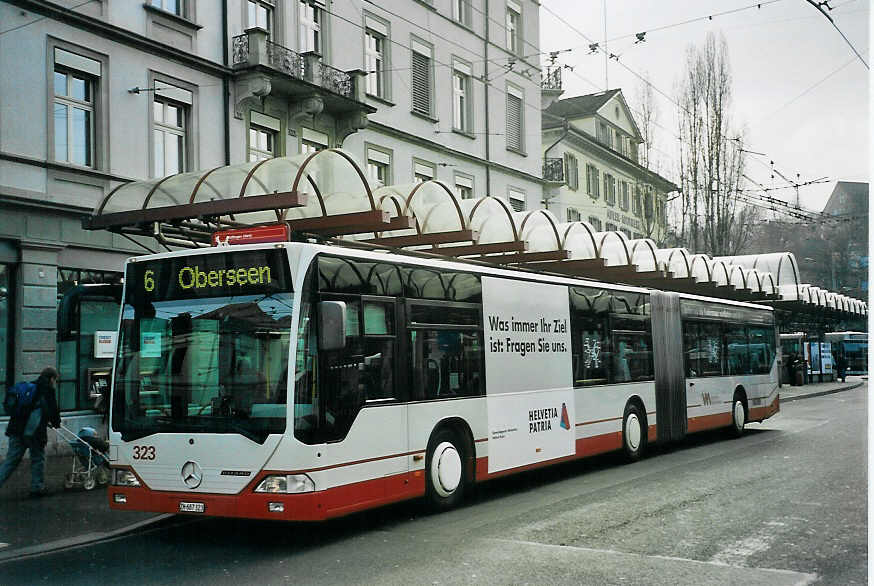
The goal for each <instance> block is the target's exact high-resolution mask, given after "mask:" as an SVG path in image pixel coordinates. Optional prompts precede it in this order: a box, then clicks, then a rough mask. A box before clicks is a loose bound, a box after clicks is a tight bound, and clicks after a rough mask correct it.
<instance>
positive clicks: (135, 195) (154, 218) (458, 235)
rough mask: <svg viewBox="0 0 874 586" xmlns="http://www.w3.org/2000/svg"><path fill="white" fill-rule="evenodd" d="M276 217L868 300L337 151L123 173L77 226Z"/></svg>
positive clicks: (783, 264)
mask: <svg viewBox="0 0 874 586" xmlns="http://www.w3.org/2000/svg"><path fill="white" fill-rule="evenodd" d="M276 222H285V223H286V224H287V225H288V226H289V228H290V229H291V230H292V233H297V234H299V235H306V236H308V237H311V236H319V237H324V238H333V237H339V238H342V239H344V240H345V241H346V242H347V243H348V244H349V245H355V246H369V247H378V248H383V249H396V250H400V249H407V250H411V251H418V252H428V253H432V254H438V255H443V256H447V257H454V258H460V259H468V260H475V261H480V262H486V263H492V264H500V265H507V266H514V267H520V268H526V269H534V270H542V271H549V272H556V273H561V274H569V275H576V276H582V277H587V278H592V279H599V280H603V281H609V282H621V283H627V284H632V285H641V286H647V287H654V288H660V289H664V290H670V291H679V292H685V293H693V294H700V295H710V296H716V297H723V298H729V299H736V300H743V301H759V302H773V303H776V304H786V305H785V307H791V308H795V309H798V308H801V309H805V308H811V309H816V310H817V311H825V312H831V313H833V314H836V315H837V314H846V315H850V316H862V315H865V314H866V313H867V305H866V304H865V303H864V302H862V301H859V300H855V299H850V298H848V297H846V296H843V295H840V294H837V293H830V292H827V291H825V290H821V289H819V288H818V287H815V286H812V285H809V284H804V283H802V282H801V279H800V276H799V272H798V264H797V262H796V261H795V257H794V256H793V255H792V253H790V252H774V253H767V254H757V255H740V256H718V257H713V258H712V257H710V256H708V255H706V254H700V253H699V254H694V253H691V252H690V251H688V250H686V249H684V248H664V249H660V248H658V247H657V246H656V244H655V242H653V241H652V240H650V239H648V238H642V239H636V240H629V239H628V238H627V237H626V236H625V235H624V234H623V233H622V232H619V231H604V232H599V231H595V230H594V229H593V227H592V226H591V225H590V224H588V223H587V222H582V221H577V222H561V221H559V220H558V218H556V216H555V215H554V214H553V213H552V212H551V211H549V210H543V209H534V210H527V211H517V210H515V209H514V208H513V206H512V205H511V204H510V202H509V201H508V200H506V199H504V198H501V197H493V196H490V195H488V194H474V197H472V198H467V199H462V198H460V197H459V196H458V194H457V193H456V192H455V191H454V190H453V189H451V188H450V187H449V186H448V185H446V184H445V183H443V182H441V181H437V180H430V181H424V182H418V183H410V184H399V185H382V184H380V183H376V182H372V181H371V180H369V179H368V178H367V176H366V175H365V174H364V172H363V171H362V167H361V165H360V164H359V163H358V162H357V161H356V159H355V158H354V157H353V156H352V155H351V154H349V153H347V152H345V151H343V150H340V149H325V150H322V151H317V152H314V153H307V154H301V155H295V156H289V157H277V158H273V159H266V160H262V161H251V162H248V163H243V164H239V165H230V166H223V167H216V168H214V169H210V170H207V171H199V172H192V173H181V174H178V175H171V176H169V177H164V178H161V179H152V180H148V181H137V182H131V183H125V184H122V185H120V186H118V187H117V188H115V189H114V190H112V191H111V192H110V193H109V194H108V195H107V196H106V197H105V198H104V199H103V200H102V201H101V202H100V204H99V205H98V206H97V208H96V209H95V210H94V213H93V215H92V216H91V217H90V218H87V219H86V221H85V222H84V224H85V227H86V228H90V229H108V230H112V231H115V232H119V233H122V234H128V235H137V236H150V237H154V238H155V239H156V240H158V241H159V242H160V243H161V244H163V245H164V246H167V247H170V246H174V247H182V246H190V247H198V246H208V245H209V242H210V236H211V234H212V233H213V232H215V231H217V230H221V229H227V228H235V227H248V226H255V225H262V224H268V223H276Z"/></svg>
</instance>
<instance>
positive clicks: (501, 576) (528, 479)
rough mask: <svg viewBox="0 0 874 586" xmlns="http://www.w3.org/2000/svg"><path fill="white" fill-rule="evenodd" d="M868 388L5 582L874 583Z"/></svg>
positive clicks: (116, 546) (200, 527) (11, 568)
mask: <svg viewBox="0 0 874 586" xmlns="http://www.w3.org/2000/svg"><path fill="white" fill-rule="evenodd" d="M866 411H867V386H863V387H860V388H859V389H857V390H854V391H848V392H843V393H837V394H834V395H827V396H823V397H817V398H812V399H806V400H802V401H796V402H793V403H790V404H788V405H785V406H784V407H783V411H782V413H781V414H780V415H778V416H777V417H775V418H773V419H771V420H769V421H768V422H766V423H765V424H762V425H757V424H754V425H752V426H750V427H749V428H748V432H747V434H746V435H745V436H744V437H743V438H741V439H739V440H728V439H725V436H724V435H723V434H720V433H708V434H699V435H697V436H695V437H693V438H691V439H690V440H688V441H687V442H685V443H683V444H681V445H679V446H676V447H674V448H672V449H670V450H661V451H660V453H658V454H656V455H654V456H653V457H650V458H647V459H645V460H643V461H641V462H638V463H636V464H632V465H622V464H621V463H620V461H619V459H618V458H617V457H614V456H608V457H601V458H596V459H593V460H588V461H585V462H578V463H572V464H569V465H564V466H559V467H555V468H551V469H549V470H547V471H540V472H534V473H531V474H527V475H524V476H521V477H515V478H507V479H503V480H500V481H496V482H493V483H489V484H487V485H486V486H485V487H483V488H481V489H480V491H479V494H478V495H477V496H476V498H475V499H474V500H473V501H472V502H471V503H470V504H468V505H467V506H465V507H463V508H461V509H459V510H456V511H452V512H450V513H445V514H442V515H427V514H422V513H421V512H420V509H419V506H418V504H416V503H410V504H404V505H400V506H395V507H391V508H387V509H382V510H378V511H371V512H368V513H365V514H361V515H356V516H354V517H351V518H346V519H341V520H337V521H332V522H329V523H325V524H321V525H304V524H284V523H267V522H248V521H233V520H223V519H191V518H187V517H175V518H173V519H172V520H170V521H169V522H167V523H165V524H163V525H158V526H156V527H153V528H152V529H150V530H148V531H145V532H141V533H137V534H134V535H131V536H128V537H124V538H119V539H116V540H113V541H108V542H103V543H100V544H95V545H92V546H87V547H81V548H77V549H72V550H68V551H62V552H57V553H54V554H49V555H44V556H41V557H36V558H30V559H26V560H19V561H15V562H10V563H6V564H0V575H2V576H4V578H3V580H2V581H3V583H5V584H19V583H22V584H26V583H36V582H40V583H62V582H63V583H68V584H88V585H92V584H93V583H94V582H95V581H106V582H109V583H137V584H143V583H171V582H172V583H176V584H207V583H209V584H244V583H245V584H248V583H262V584H282V583H306V584H338V583H344V584H359V583H361V584H377V583H379V584H543V583H546V584H647V585H649V584H670V585H673V586H675V585H676V584H745V585H755V584H768V585H772V584H806V583H814V582H815V583H822V584H854V583H855V584H863V583H866V579H867V563H868V562H867V546H866V539H867V520H866V495H867V493H866V484H867V479H866V456H865V439H866V434H865V426H866Z"/></svg>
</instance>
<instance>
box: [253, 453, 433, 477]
mask: <svg viewBox="0 0 874 586" xmlns="http://www.w3.org/2000/svg"><path fill="white" fill-rule="evenodd" d="M424 453H425V450H415V451H413V452H403V453H400V454H389V455H388V456H376V457H373V458H365V459H364V460H354V461H352V462H340V463H339V464H331V465H330V466H322V467H320V468H307V469H306V470H292V471H291V472H286V471H279V470H270V471H269V473H270V474H308V473H310V472H321V471H322V470H333V469H334V468H343V467H344V466H355V465H356V464H367V463H368V462H378V461H380V460H388V459H390V458H402V457H404V456H415V455H416V454H424Z"/></svg>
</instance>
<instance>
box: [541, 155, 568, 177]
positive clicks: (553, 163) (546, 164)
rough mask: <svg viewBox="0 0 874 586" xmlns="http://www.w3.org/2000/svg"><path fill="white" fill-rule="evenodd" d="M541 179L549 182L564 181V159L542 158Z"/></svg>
mask: <svg viewBox="0 0 874 586" xmlns="http://www.w3.org/2000/svg"><path fill="white" fill-rule="evenodd" d="M543 180H544V181H547V182H549V183H564V159H561V158H554V159H543Z"/></svg>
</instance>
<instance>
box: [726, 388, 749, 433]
mask: <svg viewBox="0 0 874 586" xmlns="http://www.w3.org/2000/svg"><path fill="white" fill-rule="evenodd" d="M746 423H747V412H746V410H745V409H744V402H743V400H742V399H741V395H740V393H735V394H734V400H733V401H732V403H731V428H730V430H729V431H730V433H731V435H732V437H740V436H742V435H743V433H744V426H745V425H746Z"/></svg>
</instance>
